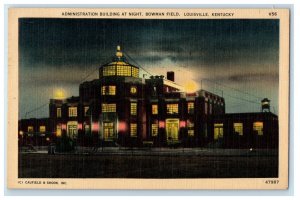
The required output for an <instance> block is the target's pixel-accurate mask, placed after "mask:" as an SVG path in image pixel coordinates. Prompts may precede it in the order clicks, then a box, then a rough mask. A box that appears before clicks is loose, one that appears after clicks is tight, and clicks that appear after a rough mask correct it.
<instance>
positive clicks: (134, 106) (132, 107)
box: [130, 103, 137, 115]
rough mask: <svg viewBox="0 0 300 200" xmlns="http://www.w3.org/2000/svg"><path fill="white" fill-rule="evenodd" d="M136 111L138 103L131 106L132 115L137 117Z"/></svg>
mask: <svg viewBox="0 0 300 200" xmlns="http://www.w3.org/2000/svg"><path fill="white" fill-rule="evenodd" d="M136 110H137V103H131V104H130V114H131V115H136Z"/></svg>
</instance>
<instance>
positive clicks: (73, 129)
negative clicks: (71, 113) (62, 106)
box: [67, 121, 78, 139]
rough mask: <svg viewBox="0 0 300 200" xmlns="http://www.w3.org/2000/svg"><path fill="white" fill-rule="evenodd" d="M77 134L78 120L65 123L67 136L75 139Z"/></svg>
mask: <svg viewBox="0 0 300 200" xmlns="http://www.w3.org/2000/svg"><path fill="white" fill-rule="evenodd" d="M77 134H78V122H77V121H69V122H68V123H67V135H68V137H70V138H72V139H75V138H77Z"/></svg>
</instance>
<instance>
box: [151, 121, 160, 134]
mask: <svg viewBox="0 0 300 200" xmlns="http://www.w3.org/2000/svg"><path fill="white" fill-rule="evenodd" d="M157 134H158V125H157V124H152V126H151V135H152V136H157Z"/></svg>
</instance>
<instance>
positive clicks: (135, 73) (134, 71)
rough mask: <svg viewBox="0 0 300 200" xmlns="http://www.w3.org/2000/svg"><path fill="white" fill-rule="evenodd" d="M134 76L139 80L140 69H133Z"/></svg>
mask: <svg viewBox="0 0 300 200" xmlns="http://www.w3.org/2000/svg"><path fill="white" fill-rule="evenodd" d="M132 76H133V77H136V78H138V77H139V69H138V68H135V67H132Z"/></svg>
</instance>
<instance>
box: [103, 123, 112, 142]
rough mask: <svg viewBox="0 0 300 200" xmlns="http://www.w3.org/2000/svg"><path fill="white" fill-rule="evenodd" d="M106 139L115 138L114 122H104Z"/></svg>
mask: <svg viewBox="0 0 300 200" xmlns="http://www.w3.org/2000/svg"><path fill="white" fill-rule="evenodd" d="M103 133H104V139H111V138H114V123H112V122H104V123H103Z"/></svg>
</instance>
